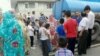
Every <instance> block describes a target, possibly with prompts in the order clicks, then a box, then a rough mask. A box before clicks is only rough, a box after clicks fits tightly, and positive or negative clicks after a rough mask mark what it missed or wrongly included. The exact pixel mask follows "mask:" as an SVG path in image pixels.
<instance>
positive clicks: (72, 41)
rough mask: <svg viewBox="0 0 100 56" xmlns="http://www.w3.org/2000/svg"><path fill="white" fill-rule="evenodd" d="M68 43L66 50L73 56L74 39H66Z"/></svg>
mask: <svg viewBox="0 0 100 56" xmlns="http://www.w3.org/2000/svg"><path fill="white" fill-rule="evenodd" d="M67 41H68V49H69V50H71V51H72V52H73V54H74V49H75V43H76V38H67Z"/></svg>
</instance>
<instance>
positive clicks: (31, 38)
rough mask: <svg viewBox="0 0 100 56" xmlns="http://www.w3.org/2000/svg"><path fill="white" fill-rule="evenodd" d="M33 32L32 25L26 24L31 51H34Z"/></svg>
mask: <svg viewBox="0 0 100 56" xmlns="http://www.w3.org/2000/svg"><path fill="white" fill-rule="evenodd" d="M33 32H34V29H33V28H32V23H31V22H30V23H29V24H28V33H29V36H30V40H31V43H30V44H31V47H32V49H34V47H33V45H34V34H33Z"/></svg>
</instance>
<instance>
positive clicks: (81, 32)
mask: <svg viewBox="0 0 100 56" xmlns="http://www.w3.org/2000/svg"><path fill="white" fill-rule="evenodd" d="M84 30H85V27H83V29H82V30H81V31H80V33H79V36H80V37H81V36H82V34H83V32H84Z"/></svg>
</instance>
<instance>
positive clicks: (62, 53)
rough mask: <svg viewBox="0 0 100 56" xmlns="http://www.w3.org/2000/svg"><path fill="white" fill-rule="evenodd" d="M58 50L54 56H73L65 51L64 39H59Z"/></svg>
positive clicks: (65, 42) (68, 51)
mask: <svg viewBox="0 0 100 56" xmlns="http://www.w3.org/2000/svg"><path fill="white" fill-rule="evenodd" d="M58 43H59V49H58V50H57V51H56V53H55V56H74V55H73V53H72V52H71V51H70V50H69V49H67V48H66V47H67V44H68V43H67V41H66V39H64V38H59V41H58Z"/></svg>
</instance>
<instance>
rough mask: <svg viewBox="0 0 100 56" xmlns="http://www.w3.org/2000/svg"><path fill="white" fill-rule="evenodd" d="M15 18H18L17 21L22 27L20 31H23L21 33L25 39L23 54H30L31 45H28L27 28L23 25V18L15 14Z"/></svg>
mask: <svg viewBox="0 0 100 56" xmlns="http://www.w3.org/2000/svg"><path fill="white" fill-rule="evenodd" d="M16 18H17V20H18V23H19V24H20V26H21V28H22V31H23V35H24V39H25V45H24V48H25V54H26V55H29V54H30V52H29V51H30V49H31V46H30V44H29V43H30V38H29V35H28V29H27V26H26V25H25V23H24V20H23V17H21V16H20V15H18V16H16Z"/></svg>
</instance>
